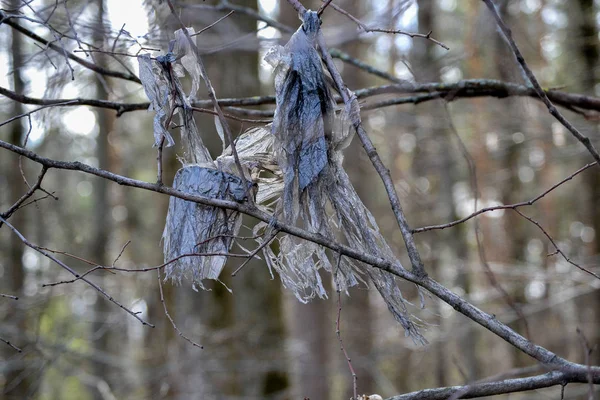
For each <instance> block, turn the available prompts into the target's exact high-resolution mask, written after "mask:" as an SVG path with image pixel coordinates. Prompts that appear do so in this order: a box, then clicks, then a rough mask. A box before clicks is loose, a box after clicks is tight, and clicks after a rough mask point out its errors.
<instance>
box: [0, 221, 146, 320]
mask: <svg viewBox="0 0 600 400" xmlns="http://www.w3.org/2000/svg"><path fill="white" fill-rule="evenodd" d="M0 221H2V222H4V224H6V226H8V227H9V228H10V230H11V231H12V232H13V233H14V234H15V235H17V236H18V237H19V239H21V242H23V244H24V245H26V246H27V247H29V248H31V249H33V250H35V251H37V252H38V253H40V254H42V255H43V256H45V257H47V258H49V259H50V260H52V261H54V262H55V263H56V264H58V265H60V266H61V267H62V268H64V269H65V270H67V271H69V273H71V274H72V275H73V276H75V277H79V274H78V273H77V272H76V271H75V270H74V269H72V268H71V267H69V266H68V265H67V264H65V263H63V262H62V261H60V260H59V259H58V258H56V257H54V256H53V255H52V254H49V253H48V252H46V251H45V250H43V249H42V248H41V247H39V246H36V245H35V244H33V243H31V242H30V241H29V240H27V239H26V238H25V236H23V234H22V233H21V232H19V231H18V230H17V229H16V228H15V227H14V226H12V225H11V224H10V223H9V222H7V221H6V220H5V219H4V218H2V217H0ZM81 280H82V281H84V282H85V283H87V284H88V285H90V286H91V287H93V288H94V289H96V291H98V292H99V293H100V294H102V295H103V296H104V297H106V298H107V299H108V301H110V302H112V303H114V304H116V305H117V306H119V307H120V308H121V309H123V310H124V311H125V312H127V313H128V314H130V315H131V316H133V317H134V318H135V319H137V320H138V321H140V322H141V323H142V325H147V326H149V327H151V328H154V325H153V324H151V323H149V322H146V321H144V320H143V319H142V318H141V317H140V316H139V315H138V314H139V313H137V312H134V311H131V310H130V309H129V308H127V307H125V306H124V305H123V304H121V303H120V302H118V301H117V300H115V299H114V298H113V297H112V296H111V295H109V294H108V293H106V291H105V290H104V289H102V288H101V287H100V286H98V285H96V284H95V283H93V282H92V281H90V280H88V279H86V278H81Z"/></svg>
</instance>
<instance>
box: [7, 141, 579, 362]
mask: <svg viewBox="0 0 600 400" xmlns="http://www.w3.org/2000/svg"><path fill="white" fill-rule="evenodd" d="M0 147H1V148H4V149H7V150H9V151H12V152H14V153H16V154H20V155H22V156H25V157H27V158H29V159H30V160H32V161H34V162H36V163H39V164H41V165H44V166H46V167H48V168H56V169H65V170H75V171H81V172H84V173H87V174H91V175H95V176H98V177H101V178H104V179H108V180H111V181H114V182H116V183H118V184H120V185H124V186H131V187H137V188H140V189H145V190H149V191H153V192H158V193H163V194H168V195H170V196H174V197H178V198H181V199H183V200H188V201H193V202H197V203H200V204H205V205H210V206H214V207H221V208H226V209H231V210H236V211H239V212H241V213H244V214H247V215H250V216H253V217H255V218H257V219H259V220H261V221H263V222H266V223H269V224H271V225H272V226H273V228H274V229H277V230H280V231H282V232H285V233H289V234H291V235H294V236H296V237H299V238H302V239H305V240H309V241H312V242H313V243H316V244H319V245H321V246H324V247H326V248H329V249H330V250H332V251H333V252H335V253H339V254H342V255H345V256H348V257H351V258H353V259H355V260H358V261H362V262H364V263H367V264H369V265H372V266H374V267H375V268H379V269H381V270H383V271H387V272H389V273H391V274H394V275H396V276H398V277H400V278H402V279H404V280H407V281H409V282H413V283H415V284H417V285H419V286H421V287H423V288H425V289H427V290H428V291H429V292H431V293H432V294H433V295H434V296H436V297H438V298H439V299H441V300H442V301H444V302H446V303H447V304H448V305H450V306H451V307H453V308H454V309H455V310H457V311H458V312H460V313H461V314H463V315H465V316H466V317H468V318H470V319H471V320H472V321H474V322H475V323H477V324H479V325H481V326H483V327H485V328H486V329H488V330H489V331H491V332H492V333H494V334H496V335H497V336H499V337H500V338H502V339H503V340H505V341H507V342H508V343H510V344H512V345H513V346H514V347H516V348H518V349H519V350H521V351H523V352H524V353H526V354H528V355H529V356H531V357H533V358H534V359H536V360H538V361H539V362H541V363H543V364H547V365H555V366H578V365H579V364H573V363H571V362H569V361H567V360H564V359H562V358H560V357H558V356H557V355H556V354H554V353H552V352H551V351H549V350H547V349H545V348H543V347H541V346H537V345H535V344H533V343H532V342H530V341H529V340H527V339H526V338H524V337H523V336H521V335H520V334H518V333H517V332H515V331H514V330H512V329H511V328H509V327H508V326H506V325H505V324H503V323H501V322H500V321H498V320H497V319H496V317H495V316H493V315H490V314H487V313H485V312H483V311H482V310H480V309H478V308H477V307H475V306H474V305H472V304H471V303H469V302H467V301H466V300H464V299H463V298H461V297H460V296H458V295H457V294H455V293H453V292H452V291H450V290H449V289H447V288H446V287H444V286H443V285H441V284H439V283H438V282H436V281H435V280H433V279H431V278H429V277H428V276H426V275H425V276H423V275H417V274H414V273H411V272H409V271H407V270H405V269H404V268H402V266H401V265H400V264H399V263H398V262H397V261H396V260H386V259H383V258H379V257H376V256H373V255H371V254H366V253H361V252H358V251H356V250H355V249H353V248H350V247H348V246H345V245H342V244H340V243H337V242H335V241H333V240H329V239H327V238H325V237H324V236H322V235H320V234H318V233H311V232H308V231H305V230H303V229H301V228H298V227H295V226H293V225H288V224H285V223H282V222H280V221H278V220H276V219H274V217H273V216H272V215H270V214H268V213H265V212H263V211H261V210H259V209H258V208H257V207H256V206H255V205H253V204H246V203H237V202H233V201H227V200H221V199H214V198H206V197H202V196H196V195H190V194H187V193H184V192H181V191H178V190H175V189H173V188H170V187H167V186H164V185H156V184H152V183H148V182H144V181H139V180H135V179H131V178H127V177H124V176H121V175H117V174H113V173H111V172H108V171H104V170H101V169H99V168H94V167H91V166H89V165H86V164H83V163H81V162H77V161H75V162H66V161H56V160H52V159H48V158H44V157H41V156H39V155H37V154H36V153H34V152H32V151H29V150H27V149H24V148H22V147H19V146H15V145H13V144H10V143H7V142H4V141H2V140H0ZM23 239H24V238H23ZM37 251H39V250H37ZM42 251H43V250H42ZM45 254H48V253H45ZM48 256H50V257H52V256H51V255H49V254H48ZM53 260H55V259H53ZM56 261H58V262H59V263H60V261H59V260H56ZM67 268H68V267H67ZM73 274H74V275H75V274H76V273H75V271H73ZM107 296H108V295H107Z"/></svg>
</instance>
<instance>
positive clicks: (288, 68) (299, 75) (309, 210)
mask: <svg viewBox="0 0 600 400" xmlns="http://www.w3.org/2000/svg"><path fill="white" fill-rule="evenodd" d="M302 21H303V22H302V25H301V27H300V28H299V29H298V30H297V31H296V32H295V33H294V34H293V35H292V37H291V38H290V40H289V42H288V43H287V44H286V45H285V46H283V47H282V46H276V47H274V48H273V49H271V50H270V51H269V52H268V54H267V56H266V57H265V59H266V60H267V62H269V63H270V64H271V65H272V66H273V67H274V68H275V74H276V75H275V94H276V104H277V108H276V111H275V117H274V121H273V124H272V127H271V130H272V132H273V136H274V140H273V151H274V153H275V154H274V155H275V159H276V161H277V162H278V165H279V167H280V169H281V176H282V178H283V182H284V184H283V189H282V196H281V199H280V200H279V202H278V203H277V204H275V205H274V206H272V211H274V212H275V213H276V214H277V213H281V212H282V213H283V216H284V219H285V220H286V222H288V223H294V224H299V225H301V226H302V227H303V228H305V229H307V230H309V231H311V232H318V233H320V234H322V235H324V236H325V237H328V238H330V239H333V238H339V237H340V235H341V237H343V238H344V239H345V241H346V242H347V244H348V245H350V246H351V247H352V248H355V249H357V250H360V251H364V252H366V253H369V254H374V255H378V256H380V257H384V258H386V259H390V260H395V259H396V257H395V256H394V254H393V252H392V250H391V249H390V247H389V246H388V244H387V242H386V241H385V239H384V238H383V236H382V235H381V233H380V232H379V228H378V226H377V223H376V222H375V219H374V218H373V216H372V215H371V213H370V212H369V210H368V209H367V208H366V207H365V206H364V204H363V203H362V201H361V200H360V198H359V196H358V194H357V193H356V191H355V190H354V187H353V186H352V184H351V183H350V180H349V178H348V175H347V174H346V172H345V170H344V168H343V167H342V161H343V155H342V150H343V149H344V148H345V147H346V146H348V144H349V143H350V140H351V138H352V136H351V131H350V129H349V128H350V124H349V122H348V120H349V117H348V111H347V110H345V109H342V110H336V105H335V102H334V100H333V96H332V94H331V91H330V89H329V87H328V84H327V79H326V76H325V73H324V71H323V66H322V63H321V59H320V57H319V53H318V52H317V50H316V44H317V39H318V37H319V35H321V34H322V33H321V30H320V26H321V21H320V19H319V16H318V15H317V13H316V12H314V11H310V10H309V11H307V12H306V13H305V14H304V15H303V16H302ZM250 135H257V134H256V132H255V131H254V132H251V133H250ZM260 193H261V188H260V182H259V194H260ZM328 205H329V206H330V207H328ZM329 209H332V210H333V212H329V213H328V212H327V210H329ZM261 229H265V230H268V229H269V227H268V225H267V224H262V225H261V224H259V225H258V226H257V227H255V232H259V231H260V230H261ZM259 241H260V240H259ZM264 253H265V257H266V260H267V263H268V265H269V267H270V268H271V269H272V270H275V271H277V273H278V274H279V275H280V276H281V279H282V282H283V284H284V285H285V286H286V287H288V288H290V289H291V290H292V291H293V292H294V294H295V295H296V297H297V298H298V299H299V300H301V301H308V300H310V299H311V298H313V297H314V296H319V297H326V296H327V293H326V291H325V289H324V287H323V283H322V280H321V279H322V278H321V276H320V273H319V270H320V269H324V270H325V271H327V272H330V273H332V274H333V276H334V280H335V284H336V288H338V289H340V290H343V291H347V289H348V288H349V287H351V286H354V285H356V284H358V282H359V281H363V280H364V279H365V276H366V277H368V278H369V279H370V280H371V281H372V282H373V285H374V286H375V288H376V289H377V290H378V291H379V293H380V294H381V296H382V297H383V299H384V300H385V302H386V304H387V306H388V309H389V310H390V311H391V312H392V314H393V315H394V317H395V318H396V320H397V321H398V322H399V323H400V324H401V325H402V326H403V328H404V329H405V332H406V334H407V335H408V336H411V337H412V338H413V339H414V340H415V341H418V342H424V341H425V339H424V338H423V337H422V336H421V334H420V332H419V326H420V325H421V323H420V321H419V320H418V319H417V318H416V317H414V316H413V315H411V313H410V312H409V310H408V302H407V301H406V300H405V299H404V298H403V297H402V293H401V292H400V289H399V288H398V286H397V283H396V280H395V278H394V276H393V275H392V274H390V273H388V272H385V271H382V270H380V269H377V268H373V267H372V266H369V265H366V264H362V263H360V262H356V261H354V260H350V259H348V258H347V257H342V258H341V259H340V262H339V263H338V256H337V255H336V254H327V252H326V251H325V250H324V249H323V248H322V247H321V246H318V245H316V244H314V243H308V242H306V241H301V240H299V239H297V238H294V237H291V236H288V235H286V236H282V237H281V238H279V251H274V250H273V249H272V248H270V247H266V248H265V251H264ZM398 264H399V263H398Z"/></svg>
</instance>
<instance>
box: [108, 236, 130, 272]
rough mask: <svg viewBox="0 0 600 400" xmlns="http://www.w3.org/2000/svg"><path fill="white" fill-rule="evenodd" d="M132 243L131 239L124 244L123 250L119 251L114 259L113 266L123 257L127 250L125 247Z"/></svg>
mask: <svg viewBox="0 0 600 400" xmlns="http://www.w3.org/2000/svg"><path fill="white" fill-rule="evenodd" d="M130 243H131V240H128V241H127V243H125V244H124V245H123V247H122V248H121V251H120V252H119V254H117V257H116V258H115V261H113V263H112V265H111V266H112V267H114V266H115V264H116V263H117V261H119V258H121V256H122V255H123V252H124V251H125V249H126V248H127V246H129V244H130Z"/></svg>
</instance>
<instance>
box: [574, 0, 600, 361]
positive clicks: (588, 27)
mask: <svg viewBox="0 0 600 400" xmlns="http://www.w3.org/2000/svg"><path fill="white" fill-rule="evenodd" d="M577 3H578V7H579V10H578V11H579V13H571V15H573V14H575V15H578V19H577V25H576V29H577V31H578V32H577V36H576V37H577V39H578V40H577V43H578V46H577V51H578V52H579V56H580V57H581V60H582V61H583V69H582V73H581V74H580V75H579V76H580V79H581V87H582V93H585V94H588V95H592V96H594V95H596V93H595V90H594V89H595V87H596V84H597V82H598V80H597V75H596V70H597V69H598V66H599V64H598V61H599V58H600V46H599V45H598V28H597V25H596V19H595V17H594V16H595V15H596V12H597V7H596V6H595V4H594V0H578V2H577ZM593 132H594V133H595V135H589V136H592V137H596V138H597V137H598V126H597V125H596V126H595V129H594V131H593ZM592 140H593V139H592ZM598 171H599V168H598V167H596V168H591V169H590V170H589V171H587V173H586V174H585V184H586V186H587V191H588V194H587V203H588V205H587V207H586V212H587V213H588V215H589V217H588V219H587V223H591V226H592V228H594V231H595V239H594V241H593V242H592V245H591V250H592V254H594V255H597V254H598V253H600V172H598ZM587 297H588V296H586V298H587ZM594 297H595V299H590V301H585V302H581V303H580V305H579V307H578V309H580V310H581V314H580V315H581V320H583V321H593V323H594V324H595V329H591V330H589V331H585V334H586V335H588V340H589V342H590V345H591V346H596V347H597V346H598V343H600V328H599V327H600V290H598V289H597V290H596V291H595V292H594ZM582 300H583V299H582ZM592 357H593V358H594V359H595V364H598V363H599V362H600V352H599V351H594V352H593V353H592ZM592 362H594V361H592Z"/></svg>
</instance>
